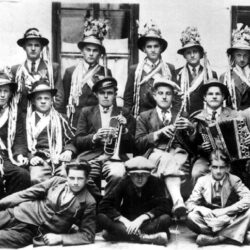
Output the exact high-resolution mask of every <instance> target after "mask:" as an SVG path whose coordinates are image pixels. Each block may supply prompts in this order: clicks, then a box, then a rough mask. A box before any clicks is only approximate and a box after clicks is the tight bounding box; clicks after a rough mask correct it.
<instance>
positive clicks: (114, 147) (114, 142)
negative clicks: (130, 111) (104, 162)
mask: <svg viewBox="0 0 250 250" xmlns="http://www.w3.org/2000/svg"><path fill="white" fill-rule="evenodd" d="M121 114H122V112H121ZM117 117H118V116H113V117H111V118H110V122H109V127H114V128H115V129H117V130H118V136H117V137H116V135H115V134H116V133H115V132H112V131H111V130H110V132H109V134H108V135H107V138H106V140H105V143H104V153H105V154H107V155H112V157H111V158H110V159H109V160H111V161H121V158H120V154H119V153H120V145H121V137H122V129H123V125H122V124H120V122H119V120H118V119H117Z"/></svg>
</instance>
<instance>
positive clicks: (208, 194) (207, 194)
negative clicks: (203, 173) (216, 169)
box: [204, 174, 213, 204]
mask: <svg viewBox="0 0 250 250" xmlns="http://www.w3.org/2000/svg"><path fill="white" fill-rule="evenodd" d="M207 178H208V180H207V181H206V182H205V185H204V199H205V200H206V202H207V203H208V204H212V188H213V187H212V176H211V174H210V175H208V176H207Z"/></svg>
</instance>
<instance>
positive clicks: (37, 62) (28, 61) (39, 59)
mask: <svg viewBox="0 0 250 250" xmlns="http://www.w3.org/2000/svg"><path fill="white" fill-rule="evenodd" d="M32 62H33V61H31V60H30V59H28V58H27V63H28V66H30V67H31V64H32ZM40 62H41V58H38V59H37V60H36V61H35V63H36V68H37V67H38V65H39V64H40Z"/></svg>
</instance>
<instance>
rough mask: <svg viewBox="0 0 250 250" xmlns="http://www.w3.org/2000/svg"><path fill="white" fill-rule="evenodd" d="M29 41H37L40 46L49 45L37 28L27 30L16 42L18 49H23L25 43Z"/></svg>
mask: <svg viewBox="0 0 250 250" xmlns="http://www.w3.org/2000/svg"><path fill="white" fill-rule="evenodd" d="M30 39H37V40H39V41H40V42H41V44H42V46H46V45H48V43H49V40H48V39H47V38H45V37H43V36H42V35H41V34H40V32H39V30H38V29H37V28H30V29H27V30H26V31H25V33H24V35H23V38H21V39H19V40H17V44H18V45H19V46H20V47H23V46H24V44H25V42H26V41H27V40H30Z"/></svg>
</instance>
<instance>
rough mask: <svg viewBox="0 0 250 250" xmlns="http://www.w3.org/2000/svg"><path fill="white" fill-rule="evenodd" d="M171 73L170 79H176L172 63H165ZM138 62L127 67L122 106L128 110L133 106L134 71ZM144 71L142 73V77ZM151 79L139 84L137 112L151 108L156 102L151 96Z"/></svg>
mask: <svg viewBox="0 0 250 250" xmlns="http://www.w3.org/2000/svg"><path fill="white" fill-rule="evenodd" d="M167 65H168V67H169V69H170V72H171V75H172V80H173V81H175V80H176V75H175V68H174V65H172V64H170V63H167ZM137 66H138V64H135V65H132V66H131V67H130V69H129V72H128V79H127V83H126V86H125V91H124V108H125V109H127V110H128V111H131V110H133V108H134V105H135V103H134V100H133V97H134V81H135V71H136V68H137ZM145 74H146V73H145V72H143V73H142V78H143V76H144V75H145ZM153 81H154V79H153V78H151V79H149V81H148V82H145V83H143V84H142V85H141V89H140V109H139V113H141V112H143V111H146V110H149V109H152V108H154V107H155V105H156V103H155V100H154V98H153V96H152V87H153Z"/></svg>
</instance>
